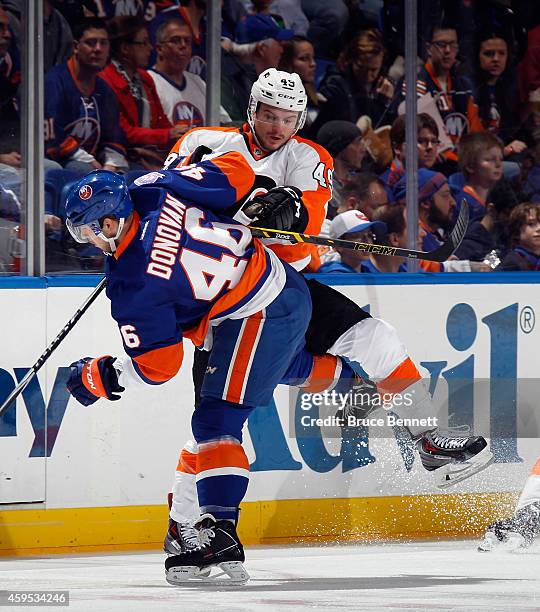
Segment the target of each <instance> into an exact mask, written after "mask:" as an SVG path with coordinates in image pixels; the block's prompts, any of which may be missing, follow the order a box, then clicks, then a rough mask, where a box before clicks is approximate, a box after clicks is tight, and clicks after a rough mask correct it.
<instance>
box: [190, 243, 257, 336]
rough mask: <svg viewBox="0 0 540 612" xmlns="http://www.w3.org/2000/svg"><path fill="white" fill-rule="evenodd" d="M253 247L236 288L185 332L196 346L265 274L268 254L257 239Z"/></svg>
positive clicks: (220, 299)
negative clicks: (214, 321)
mask: <svg viewBox="0 0 540 612" xmlns="http://www.w3.org/2000/svg"><path fill="white" fill-rule="evenodd" d="M253 246H254V247H255V252H254V253H253V255H252V256H251V258H250V260H249V262H248V264H247V266H246V269H245V270H244V273H243V274H242V278H241V279H240V282H239V283H238V284H237V285H236V287H234V288H233V289H231V290H230V291H228V292H227V293H226V294H225V295H224V296H223V297H221V298H219V300H218V301H217V302H216V303H215V304H214V305H213V306H212V308H211V309H210V311H209V312H208V313H207V314H206V315H205V317H204V318H203V319H202V320H201V322H200V323H199V324H198V325H197V327H193V328H191V329H188V330H184V332H183V334H184V336H185V337H186V338H189V339H190V340H191V341H192V342H193V344H195V346H200V345H201V344H202V343H203V342H204V338H205V336H206V332H207V331H208V326H209V325H210V320H211V319H214V318H216V317H218V316H219V315H220V314H221V313H222V312H224V311H225V310H228V309H229V308H232V307H233V306H234V305H235V304H237V303H238V302H239V301H240V300H242V299H243V298H244V297H245V296H246V295H247V294H248V293H249V292H250V291H251V290H252V289H253V288H254V287H255V285H256V284H257V283H258V282H259V280H260V279H261V277H262V275H263V274H264V272H265V270H266V266H267V265H268V264H267V262H266V252H265V250H264V247H263V245H262V244H261V242H260V241H259V240H257V239H256V238H254V239H253Z"/></svg>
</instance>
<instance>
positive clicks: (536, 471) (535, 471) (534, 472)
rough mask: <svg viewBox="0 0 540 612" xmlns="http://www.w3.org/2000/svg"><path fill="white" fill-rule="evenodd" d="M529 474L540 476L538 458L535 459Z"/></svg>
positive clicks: (539, 460)
mask: <svg viewBox="0 0 540 612" xmlns="http://www.w3.org/2000/svg"><path fill="white" fill-rule="evenodd" d="M531 476H540V459H538V460H537V461H536V463H535V464H534V465H533V467H532V470H531Z"/></svg>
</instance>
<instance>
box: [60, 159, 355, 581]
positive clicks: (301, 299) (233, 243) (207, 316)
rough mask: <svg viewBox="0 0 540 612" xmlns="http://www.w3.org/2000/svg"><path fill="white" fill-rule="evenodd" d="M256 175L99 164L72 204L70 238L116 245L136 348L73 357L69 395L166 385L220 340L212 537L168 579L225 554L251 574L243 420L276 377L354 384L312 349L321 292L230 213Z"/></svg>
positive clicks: (213, 407)
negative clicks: (309, 340)
mask: <svg viewBox="0 0 540 612" xmlns="http://www.w3.org/2000/svg"><path fill="white" fill-rule="evenodd" d="M254 178H255V177H254V174H253V171H252V170H251V168H250V166H249V165H248V164H247V162H246V161H245V160H244V158H243V157H242V155H240V154H239V153H236V152H233V153H227V154H225V155H221V156H218V157H215V158H212V159H211V160H208V161H204V162H202V163H199V164H196V165H194V164H191V165H188V166H184V167H179V168H177V169H175V170H171V171H168V170H163V171H159V172H152V173H150V174H146V175H144V176H142V177H140V178H139V179H137V180H136V181H135V183H134V184H132V185H131V186H130V187H129V188H128V187H127V186H126V184H125V182H124V180H123V179H122V178H121V177H120V176H119V175H116V174H114V173H111V172H107V171H96V172H93V173H91V174H89V175H87V176H86V177H84V178H83V179H81V180H80V181H79V182H78V183H77V184H76V185H75V186H74V187H73V189H72V190H71V192H70V194H69V196H68V199H67V202H66V209H67V225H68V228H69V230H70V232H71V234H72V235H73V237H74V238H75V239H76V240H78V241H81V242H90V243H92V244H94V245H95V246H98V247H99V248H101V249H102V250H103V251H104V252H106V253H107V254H109V255H110V256H109V257H107V258H106V276H107V296H108V297H109V299H110V300H111V313H112V316H113V318H114V319H115V320H116V322H117V324H118V326H119V329H120V333H121V335H122V340H123V344H124V348H125V351H126V353H127V355H126V356H124V357H123V358H115V357H113V356H109V355H105V356H101V357H97V358H90V357H85V358H83V359H81V360H79V361H78V362H76V363H74V364H72V366H71V375H70V378H69V381H68V389H69V390H70V392H71V394H72V395H73V396H74V397H75V398H76V399H77V400H79V401H80V402H81V403H83V404H85V405H88V404H92V403H93V402H95V401H97V400H98V399H99V398H100V397H106V398H107V399H110V400H117V399H119V398H120V395H121V393H122V392H123V391H124V390H125V389H126V388H127V387H134V386H135V387H136V386H138V385H159V384H161V383H163V382H166V381H167V380H169V379H171V378H172V377H173V376H175V374H176V373H177V372H178V370H179V369H180V366H181V364H182V356H183V348H182V339H183V338H184V337H186V338H190V339H191V340H193V342H194V343H195V344H196V345H197V346H201V345H204V346H206V347H207V348H208V349H209V350H210V351H211V352H210V358H209V364H208V366H209V367H208V370H207V372H208V373H207V375H206V376H205V378H204V381H203V385H202V391H201V402H200V405H199V407H198V409H197V410H196V411H195V413H194V415H193V417H192V431H193V434H194V438H195V440H196V441H197V444H198V453H197V464H196V466H195V469H196V473H197V492H198V498H199V504H200V509H201V513H202V514H203V517H202V518H201V525H202V527H203V531H202V532H201V534H206V536H205V537H203V543H202V545H201V546H202V547H199V548H195V549H193V550H190V551H184V552H182V553H181V554H179V555H175V556H171V557H169V558H168V559H167V561H166V570H167V579H168V580H170V581H171V582H172V583H178V582H182V581H184V580H186V579H190V578H192V577H201V576H202V575H205V573H207V572H208V568H209V567H210V566H213V565H216V564H220V567H221V568H222V569H223V570H224V571H225V572H226V573H228V574H229V576H230V577H231V579H232V580H234V581H238V582H243V581H245V580H246V579H247V574H246V573H245V570H244V568H243V566H242V562H243V560H244V554H243V550H242V545H241V544H240V542H239V540H238V536H237V534H236V530H235V521H236V518H237V513H238V507H239V504H240V502H241V500H242V498H243V496H244V494H245V491H246V488H247V483H248V475H249V463H248V460H247V457H246V454H245V452H244V450H243V448H242V445H241V441H242V427H243V424H244V423H245V421H246V419H247V417H248V415H249V413H250V412H251V411H252V410H253V408H254V407H255V406H265V405H267V404H268V403H269V402H270V400H271V399H272V393H273V390H274V388H275V387H276V385H277V384H278V383H279V382H286V383H292V382H297V381H301V382H304V384H305V386H306V387H308V388H309V380H310V378H311V376H312V374H313V373H314V372H315V370H317V368H319V369H320V368H321V367H322V368H323V369H325V368H326V370H327V371H329V375H328V378H329V380H332V379H333V378H334V377H335V376H336V375H337V377H338V378H341V380H342V381H343V384H345V385H346V384H347V383H348V382H349V381H350V380H351V379H352V377H353V372H352V370H351V369H350V367H349V366H347V365H346V364H345V363H342V362H341V360H340V358H338V357H335V356H332V355H327V356H322V357H313V356H312V355H311V354H310V353H308V352H307V350H306V349H305V346H304V344H305V341H304V336H305V332H306V329H307V325H308V322H309V319H310V316H311V300H310V298H309V292H308V291H307V287H306V285H305V282H304V280H303V278H302V277H301V275H300V274H299V273H297V272H296V271H295V270H293V269H292V268H291V267H290V266H288V265H287V264H284V263H283V262H281V261H280V260H279V258H278V257H277V256H276V255H275V254H274V253H272V252H271V251H270V250H268V249H267V248H266V247H264V246H263V245H262V243H261V242H260V241H259V240H257V239H253V238H252V236H251V233H250V231H249V229H248V228H247V227H245V226H242V225H240V224H239V223H237V222H235V221H233V220H232V219H230V218H228V217H227V216H225V215H224V214H223V211H224V210H225V209H227V208H228V207H230V206H231V205H232V204H233V203H235V202H236V201H237V200H239V199H241V198H242V197H243V196H244V195H245V194H246V193H248V191H249V190H250V189H251V187H252V185H253V183H254ZM263 198H266V196H263ZM252 202H256V200H252ZM272 206H273V207H274V212H275V209H276V205H275V201H273V204H272ZM277 208H279V205H277ZM329 365H330V369H329V368H328V366H329ZM201 572H202V573H201Z"/></svg>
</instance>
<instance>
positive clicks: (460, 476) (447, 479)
mask: <svg viewBox="0 0 540 612" xmlns="http://www.w3.org/2000/svg"><path fill="white" fill-rule="evenodd" d="M460 433H461V435H460V434H459V433H456V434H453V433H452V432H446V433H444V434H443V433H442V432H440V431H439V430H437V429H436V430H433V431H428V432H426V433H424V434H422V436H421V437H420V438H419V439H418V440H417V442H416V448H417V449H418V453H419V455H420V459H421V460H422V465H423V466H424V468H425V469H426V470H428V471H430V472H431V471H433V470H440V472H439V474H440V475H441V476H442V481H441V482H440V483H439V485H438V487H439V488H441V489H444V488H446V487H449V486H451V485H453V484H456V483H457V482H460V481H462V480H465V478H469V476H472V475H473V474H476V473H477V472H480V471H481V470H483V469H485V468H486V467H487V466H488V465H489V464H490V463H491V462H492V461H493V454H492V453H491V452H490V450H489V449H488V447H487V442H486V440H485V439H484V438H483V437H482V436H467V435H465V434H464V432H460Z"/></svg>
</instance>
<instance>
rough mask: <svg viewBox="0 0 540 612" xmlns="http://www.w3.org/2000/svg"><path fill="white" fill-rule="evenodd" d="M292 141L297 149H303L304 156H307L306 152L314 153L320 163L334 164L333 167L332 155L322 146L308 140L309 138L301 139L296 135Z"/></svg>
mask: <svg viewBox="0 0 540 612" xmlns="http://www.w3.org/2000/svg"><path fill="white" fill-rule="evenodd" d="M291 141H293V142H294V143H296V146H297V147H301V148H302V149H303V154H304V155H305V154H306V151H310V152H312V155H313V156H317V157H318V158H319V160H320V161H322V162H324V163H325V164H332V165H333V161H334V160H333V158H332V156H331V155H330V153H328V151H327V150H326V149H325V148H324V147H323V146H322V145H320V144H318V143H316V142H313V140H308V139H307V138H301V137H300V136H298V135H296V134H295V135H294V136H293V137H292V138H291Z"/></svg>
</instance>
